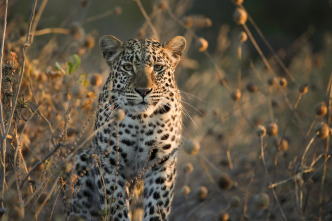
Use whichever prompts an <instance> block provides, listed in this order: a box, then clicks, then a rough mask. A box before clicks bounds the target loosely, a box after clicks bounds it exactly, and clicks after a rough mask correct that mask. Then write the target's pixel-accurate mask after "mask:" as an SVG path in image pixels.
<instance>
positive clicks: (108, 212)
mask: <svg viewBox="0 0 332 221" xmlns="http://www.w3.org/2000/svg"><path fill="white" fill-rule="evenodd" d="M99 46H100V49H101V51H102V53H103V57H104V59H105V61H106V63H107V64H108V66H109V67H110V74H109V76H108V78H107V80H106V83H105V84H104V86H103V88H102V90H101V92H100V94H99V99H98V105H99V109H98V110H97V113H96V120H95V127H94V135H93V139H92V141H91V145H90V146H89V148H87V149H86V150H84V151H82V152H81V153H79V154H77V157H76V167H75V174H76V175H77V176H78V177H80V179H78V180H77V181H76V183H75V185H74V191H73V197H72V201H71V204H70V208H69V212H68V216H67V218H68V220H75V219H74V218H77V217H79V218H80V219H84V220H114V221H129V220H135V221H136V220H144V221H161V220H163V221H164V220H168V217H169V214H170V210H171V204H172V200H173V196H174V188H175V177H176V164H177V155H178V152H179V148H180V147H181V143H182V141H181V139H182V138H181V134H182V105H181V94H180V90H179V89H178V86H177V84H176V81H175V70H176V67H177V66H178V64H179V62H180V60H181V56H182V53H183V51H184V50H185V48H186V40H185V38H184V37H182V36H176V37H174V38H172V39H171V40H170V41H167V42H166V43H161V42H160V41H158V40H154V39H148V38H147V39H130V40H128V41H126V42H124V43H123V42H122V41H121V40H119V39H117V38H116V37H114V36H112V35H105V36H102V37H101V38H100V41H99ZM135 194H136V195H135ZM134 196H136V198H134ZM71 218H73V219H71Z"/></svg>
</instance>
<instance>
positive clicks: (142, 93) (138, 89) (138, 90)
mask: <svg viewBox="0 0 332 221" xmlns="http://www.w3.org/2000/svg"><path fill="white" fill-rule="evenodd" d="M135 91H136V92H137V93H138V94H140V95H141V96H142V97H145V96H146V95H148V94H149V93H150V92H151V91H152V88H150V89H140V88H135Z"/></svg>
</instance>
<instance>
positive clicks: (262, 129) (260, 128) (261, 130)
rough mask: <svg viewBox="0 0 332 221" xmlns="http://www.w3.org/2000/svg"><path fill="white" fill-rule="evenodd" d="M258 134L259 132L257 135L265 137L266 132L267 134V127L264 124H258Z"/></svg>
mask: <svg viewBox="0 0 332 221" xmlns="http://www.w3.org/2000/svg"><path fill="white" fill-rule="evenodd" d="M256 134H257V136H259V137H264V136H265V134H266V129H265V127H264V126H262V125H258V126H257V127H256Z"/></svg>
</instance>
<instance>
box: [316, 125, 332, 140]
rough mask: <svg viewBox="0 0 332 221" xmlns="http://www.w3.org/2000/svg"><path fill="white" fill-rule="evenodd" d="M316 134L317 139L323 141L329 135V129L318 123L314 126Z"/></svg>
mask: <svg viewBox="0 0 332 221" xmlns="http://www.w3.org/2000/svg"><path fill="white" fill-rule="evenodd" d="M316 132H317V137H318V138H320V139H325V138H327V137H328V136H329V134H330V128H329V126H328V125H327V124H326V123H324V122H320V123H318V124H316Z"/></svg>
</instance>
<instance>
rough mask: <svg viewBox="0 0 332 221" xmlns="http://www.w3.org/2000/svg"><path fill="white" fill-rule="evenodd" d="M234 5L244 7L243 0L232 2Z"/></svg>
mask: <svg viewBox="0 0 332 221" xmlns="http://www.w3.org/2000/svg"><path fill="white" fill-rule="evenodd" d="M232 3H233V4H234V5H242V3H243V0H232Z"/></svg>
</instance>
